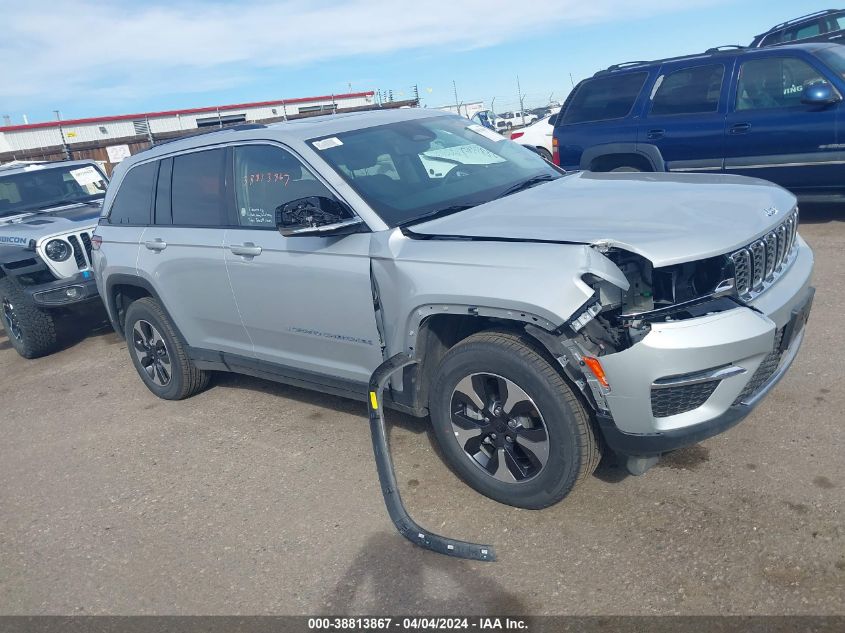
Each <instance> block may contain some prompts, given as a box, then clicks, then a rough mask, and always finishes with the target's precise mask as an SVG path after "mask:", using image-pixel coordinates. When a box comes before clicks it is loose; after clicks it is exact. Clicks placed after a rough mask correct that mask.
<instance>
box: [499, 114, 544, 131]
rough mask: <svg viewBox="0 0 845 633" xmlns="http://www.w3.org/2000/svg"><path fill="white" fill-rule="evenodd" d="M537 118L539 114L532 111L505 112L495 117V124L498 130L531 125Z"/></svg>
mask: <svg viewBox="0 0 845 633" xmlns="http://www.w3.org/2000/svg"><path fill="white" fill-rule="evenodd" d="M536 120H537V115H536V114H532V113H531V112H521V113H520V112H503V113H502V114H500V115H498V116H497V117H496V118H495V120H494V122H493V125H494V127H495V128H496V131H502V130H509V129H511V128H512V127H520V126H526V125H531V124H532V123H534V121H536Z"/></svg>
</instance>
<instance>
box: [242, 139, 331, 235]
mask: <svg viewBox="0 0 845 633" xmlns="http://www.w3.org/2000/svg"><path fill="white" fill-rule="evenodd" d="M309 196H324V197H327V198H334V195H333V194H332V193H331V192H330V191H329V190H328V189H327V188H326V186H325V185H323V183H321V182H320V181H319V180H317V179H316V178H315V177H314V174H312V173H311V172H310V171H309V170H308V169H307V168H306V167H305V166H304V165H303V164H302V163H301V162H300V160H299V159H298V158H296V157H295V156H294V155H293V154H291V153H290V152H288V151H285V150H283V149H281V148H280V147H274V146H271V145H243V146H241V147H236V148H235V201H236V205H237V210H238V222H240V225H241V226H249V227H258V228H261V227H263V228H276V209H277V208H278V207H281V206H282V205H285V204H287V203H288V202H292V201H293V200H298V199H299V198H307V197H309Z"/></svg>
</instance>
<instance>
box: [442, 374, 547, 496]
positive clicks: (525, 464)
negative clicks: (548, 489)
mask: <svg viewBox="0 0 845 633" xmlns="http://www.w3.org/2000/svg"><path fill="white" fill-rule="evenodd" d="M450 415H451V422H452V430H453V431H454V434H455V440H456V441H457V442H458V444H459V445H460V447H461V449H462V450H463V451H464V453H465V454H466V456H467V458H468V459H470V460H472V462H473V464H475V465H476V466H477V467H478V468H480V469H481V470H483V471H484V472H486V473H487V474H488V475H490V476H491V477H493V478H494V479H497V480H499V481H502V482H505V483H522V482H524V481H528V480H529V479H533V478H534V477H536V476H537V475H538V474H539V473H540V471H541V470H543V468H544V467H545V465H546V462H547V461H548V459H549V434H548V430H547V428H546V424H545V422H544V421H543V416H542V414H541V413H540V410H539V409H538V408H537V405H536V404H535V403H534V401H533V400H532V399H531V397H530V396H529V395H528V394H527V393H525V391H524V390H523V389H522V388H521V387H520V386H519V385H517V384H516V383H515V382H513V381H512V380H509V379H507V378H503V377H501V376H498V375H496V374H488V373H478V374H471V375H469V376H466V377H465V378H463V379H462V380H461V381H460V382H458V384H457V385H456V386H455V389H454V390H453V391H452V398H451V403H450Z"/></svg>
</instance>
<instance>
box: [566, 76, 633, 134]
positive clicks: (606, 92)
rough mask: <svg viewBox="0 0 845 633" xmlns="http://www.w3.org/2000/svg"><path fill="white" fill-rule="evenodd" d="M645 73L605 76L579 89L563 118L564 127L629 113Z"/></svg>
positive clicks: (586, 83)
mask: <svg viewBox="0 0 845 633" xmlns="http://www.w3.org/2000/svg"><path fill="white" fill-rule="evenodd" d="M646 77H648V73H644V72H643V73H628V74H625V75H608V76H606V77H598V78H596V79H590V80H588V81H585V82H584V83H582V84H581V85H580V87H578V89H577V92H576V93H575V95H574V97H573V98H572V102H571V103H570V104H569V107H568V108H567V109H566V112H565V113H564V115H563V124H564V125H568V124H570V123H586V122H588V121H607V120H609V119H621V118H623V117H625V116H628V114H629V113H630V112H631V108H633V107H634V101H636V100H637V95H639V94H640V90H642V87H643V84H644V83H645V80H646Z"/></svg>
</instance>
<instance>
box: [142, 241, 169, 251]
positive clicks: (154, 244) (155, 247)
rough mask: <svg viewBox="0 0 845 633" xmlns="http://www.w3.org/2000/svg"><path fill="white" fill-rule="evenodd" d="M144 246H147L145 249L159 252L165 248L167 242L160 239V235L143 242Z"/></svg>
mask: <svg viewBox="0 0 845 633" xmlns="http://www.w3.org/2000/svg"><path fill="white" fill-rule="evenodd" d="M144 246H146V247H147V250H151V251H156V252H161V251H163V250H164V249H165V248H167V242H165V241H164V240H162V239H161V238H160V237H157V238H155V239H154V240H148V241H146V242H144Z"/></svg>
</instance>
